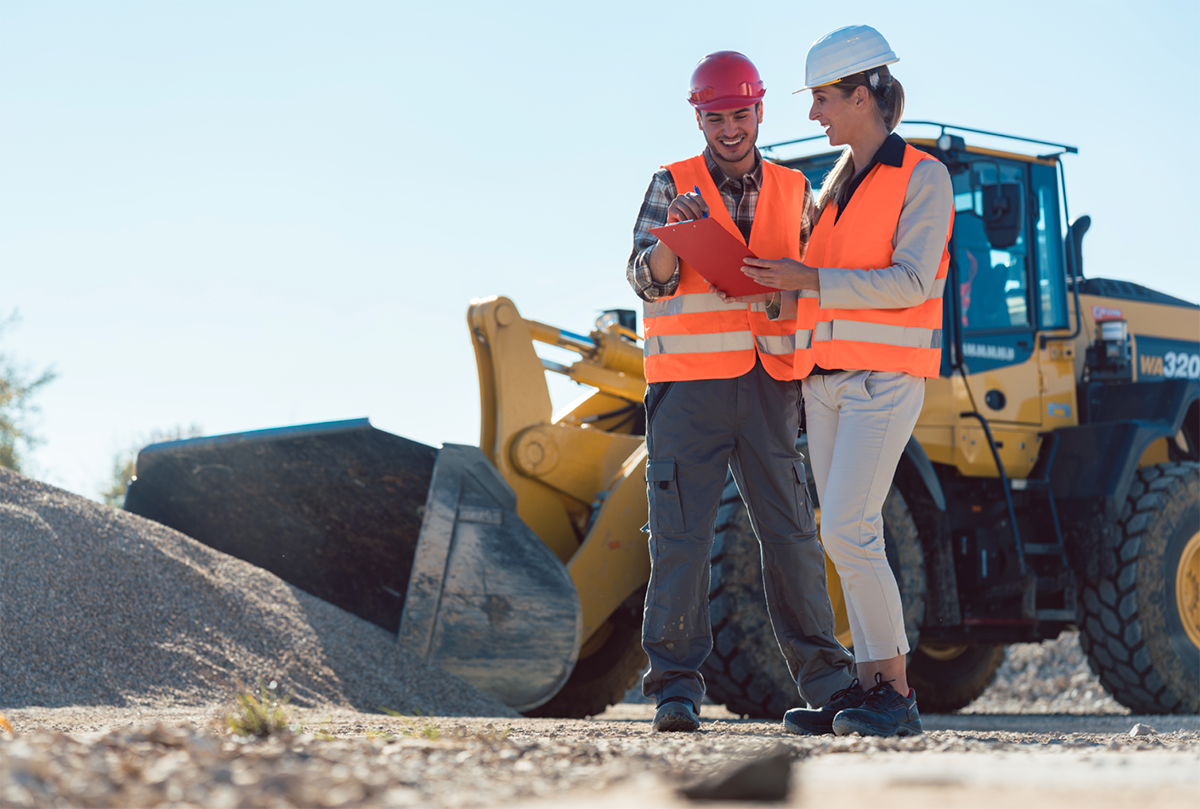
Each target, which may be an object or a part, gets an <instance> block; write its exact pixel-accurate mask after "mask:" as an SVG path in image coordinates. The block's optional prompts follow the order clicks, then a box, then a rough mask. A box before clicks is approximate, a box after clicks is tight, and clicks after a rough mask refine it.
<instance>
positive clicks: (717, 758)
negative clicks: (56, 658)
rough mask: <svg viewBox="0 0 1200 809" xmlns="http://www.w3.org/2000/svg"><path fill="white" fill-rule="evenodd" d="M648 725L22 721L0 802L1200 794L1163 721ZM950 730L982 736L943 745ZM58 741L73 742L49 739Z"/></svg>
mask: <svg viewBox="0 0 1200 809" xmlns="http://www.w3.org/2000/svg"><path fill="white" fill-rule="evenodd" d="M652 712H653V708H652V707H650V706H644V705H620V706H616V707H615V708H614V709H612V710H610V711H609V712H608V713H606V714H604V715H602V716H600V717H597V718H595V719H593V720H553V719H525V718H518V719H478V718H476V719H447V718H438V719H430V718H412V719H403V718H397V717H390V716H379V715H364V714H358V713H355V712H352V711H347V710H345V709H337V710H333V711H330V712H328V713H318V714H312V715H311V716H310V717H309V719H310V720H311V721H310V722H309V723H306V724H305V730H306V731H307V732H305V733H301V734H297V735H289V736H284V737H270V738H268V739H266V740H262V741H257V740H256V741H244V740H239V739H237V738H234V737H231V736H229V735H227V734H224V733H222V732H220V731H219V730H217V729H216V728H215V727H214V724H213V714H212V712H208V711H202V712H197V713H194V714H193V715H190V716H189V715H187V714H185V713H183V712H182V709H176V711H174V712H169V713H168V714H167V715H165V716H164V717H163V720H164V721H162V722H161V723H146V722H145V717H143V721H142V722H141V723H139V724H137V725H134V726H125V727H118V729H115V730H111V731H108V732H81V728H84V727H87V728H94V727H97V726H105V725H108V724H109V723H112V724H113V725H114V726H120V725H122V724H123V723H124V722H125V721H127V720H128V712H127V711H126V712H121V711H117V710H114V709H107V712H106V711H99V712H97V711H94V710H89V709H51V710H48V711H47V710H44V709H43V710H37V709H22V710H21V711H16V712H13V713H12V715H10V719H12V720H13V724H14V727H15V729H16V731H17V735H16V737H15V738H14V739H12V740H10V741H0V755H2V756H3V761H4V765H3V769H4V773H3V779H2V780H0V803H2V804H3V805H4V806H5V807H6V809H7V807H31V806H87V807H91V806H97V807H99V806H128V807H141V806H165V805H171V806H205V807H234V806H303V807H308V806H372V807H373V806H418V805H419V806H425V807H476V806H495V805H513V804H517V805H519V804H524V803H531V802H532V803H535V804H536V803H538V801H539V800H540V801H541V802H542V805H547V806H550V805H554V806H564V805H586V804H594V805H597V806H603V807H613V808H614V809H616V807H627V806H628V804H629V802H630V801H631V800H637V801H639V802H640V803H642V804H643V805H656V806H673V805H681V804H684V803H686V802H687V801H686V799H684V798H683V797H681V795H680V794H679V792H678V790H679V788H681V787H687V786H690V785H695V784H696V783H697V782H698V781H700V782H702V781H703V780H704V779H706V778H712V777H714V775H717V776H718V777H719V775H720V774H721V773H722V771H723V770H724V769H725V768H729V767H731V766H733V767H736V766H737V765H738V762H741V761H745V760H754V759H756V758H761V757H764V756H767V755H769V754H771V753H775V755H778V754H779V751H780V750H781V749H782V750H783V752H784V754H785V755H786V759H787V761H785V763H784V766H785V767H786V768H787V773H786V775H787V776H790V778H791V781H792V786H791V789H790V791H788V792H786V793H785V794H786V795H787V797H788V802H789V803H791V804H792V805H813V803H814V802H819V803H829V802H830V801H829V800H827V799H826V798H834V799H835V800H834V801H833V802H836V803H837V805H839V806H840V807H857V806H873V805H877V804H878V803H879V802H880V801H881V799H882V797H883V796H886V797H887V799H888V800H889V802H891V803H893V804H895V805H909V803H910V802H913V803H912V805H916V804H915V801H916V800H917V798H916V796H922V795H923V796H924V797H923V798H921V801H923V803H921V805H923V806H930V805H964V806H965V805H972V806H975V805H1007V806H1011V805H1013V802H1015V801H1016V800H1017V799H1018V798H1019V799H1020V801H1021V802H1022V803H1025V804H1026V805H1027V806H1028V807H1041V806H1047V807H1049V806H1055V807H1060V806H1063V805H1072V804H1075V803H1078V805H1086V806H1090V807H1105V806H1126V805H1129V802H1130V801H1131V800H1132V799H1135V798H1136V799H1137V800H1138V801H1139V802H1140V801H1147V802H1150V803H1153V805H1154V806H1155V807H1156V809H1163V808H1164V807H1168V806H1188V807H1191V806H1194V805H1195V795H1196V794H1197V789H1198V788H1200V721H1197V718H1196V717H1155V718H1153V719H1152V720H1150V721H1153V722H1154V723H1155V724H1157V725H1159V730H1160V731H1161V732H1150V731H1147V730H1141V731H1140V732H1141V733H1144V734H1147V735H1139V736H1131V735H1130V733H1129V730H1130V726H1131V724H1132V722H1133V721H1134V720H1135V719H1137V718H1131V717H1120V718H1119V719H1120V720H1121V727H1122V729H1121V730H1119V731H1113V730H1096V729H1088V728H1087V727H1082V726H1081V727H1082V729H1081V730H1078V731H1075V732H1062V731H1059V730H1055V729H1053V728H1056V727H1057V726H1058V724H1059V722H1058V720H1059V717H1054V716H1044V715H1038V716H1029V717H1027V718H1028V719H1030V720H1032V726H1034V727H1039V728H1040V730H1037V731H1011V730H1003V729H991V728H990V726H994V725H1003V724H1004V720H1005V719H1006V717H1001V716H989V715H975V716H968V717H957V716H956V717H945V718H943V717H933V716H931V717H927V720H926V727H927V731H926V733H924V734H923V735H921V736H918V737H915V738H910V739H864V738H861V737H857V736H853V737H844V738H836V737H833V736H823V737H797V736H790V735H788V734H786V733H784V732H783V729H782V727H781V726H780V725H779V724H778V723H766V722H755V721H751V720H741V719H736V718H733V717H732V715H730V714H728V713H727V712H724V711H723V710H722V709H719V708H718V709H712V710H706V712H705V713H706V716H705V722H704V724H703V726H702V729H701V732H700V733H697V734H655V733H652V732H650V731H649V726H648V720H649V718H650V716H651V715H652ZM1007 718H1008V719H1011V717H1007ZM1070 718H1071V719H1077V720H1085V719H1086V718H1084V717H1070ZM1138 718H1141V719H1148V718H1145V717H1138ZM1117 719H1118V717H1108V720H1109V721H1113V720H1117ZM945 720H959V721H962V720H971V721H972V722H973V724H974V725H975V727H974V728H972V729H967V730H956V729H945V725H946V724H947V722H946V721H945ZM56 725H57V726H60V727H65V728H68V729H71V730H73V731H74V732H73V733H71V734H70V735H67V734H65V733H63V732H62V731H57V730H47V729H45V728H47V727H53V726H56ZM1077 726H1079V725H1077ZM39 728H41V729H39ZM1168 728H1170V730H1168ZM780 745H782V746H783V747H782V748H780V747H779V746H780ZM847 784H853V785H855V788H854V791H853V792H851V791H849V790H848V789H847V787H846V785H847ZM701 786H702V787H704V786H705V785H703V784H701ZM707 786H708V788H712V787H714V786H715V785H713V784H709V785H707ZM931 791H932V793H933V795H932V796H929V795H926V794H925V793H928V792H931ZM1026 793H1028V794H1026ZM1000 798H1004V799H1003V800H1000Z"/></svg>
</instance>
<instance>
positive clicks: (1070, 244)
mask: <svg viewBox="0 0 1200 809" xmlns="http://www.w3.org/2000/svg"><path fill="white" fill-rule="evenodd" d="M1091 226H1092V217H1090V216H1088V215H1087V214H1084V215H1083V216H1077V217H1075V221H1074V222H1072V223H1071V225H1070V227H1068V228H1067V277H1068V278H1070V279H1072V281H1073V280H1074V279H1076V278H1082V277H1083V236H1084V234H1085V233H1087V232H1088V228H1090V227H1091Z"/></svg>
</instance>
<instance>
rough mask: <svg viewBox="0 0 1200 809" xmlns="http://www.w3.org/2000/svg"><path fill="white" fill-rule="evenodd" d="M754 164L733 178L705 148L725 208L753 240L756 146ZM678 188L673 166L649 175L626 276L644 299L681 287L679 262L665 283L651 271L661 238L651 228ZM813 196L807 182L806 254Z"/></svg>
mask: <svg viewBox="0 0 1200 809" xmlns="http://www.w3.org/2000/svg"><path fill="white" fill-rule="evenodd" d="M754 158H755V159H754V168H753V169H751V170H750V171H749V172H748V173H747V174H746V175H745V176H744V177H742V178H741V179H740V180H734V179H731V178H729V177H727V176H726V175H725V172H723V171H721V169H720V167H719V166H718V165H717V163H716V161H715V160H713V158H712V155H711V154H710V153H709V150H708V149H707V148H705V150H704V163H705V165H706V166H708V173H709V175H711V176H712V179H713V183H714V184H715V185H716V186H717V190H718V191H720V193H721V200H722V201H723V202H724V203H725V209H726V210H727V211H728V212H729V216H730V218H731V219H733V222H734V224H735V225H737V228H738V230H740V231H741V232H742V235H743V236H744V237H745V238H746V241H749V240H750V226H751V225H752V224H753V223H754V209H755V207H756V206H757V205H758V193H759V190H760V189H761V187H762V174H763V170H762V155H761V154H759V151H758V149H757V148H756V149H755V150H754ZM677 194H678V192H677V191H676V189H675V178H673V177H672V176H671V171H670V169H665V168H664V169H659V170H658V171H656V172H654V176H653V177H652V178H651V179H650V187H649V188H647V189H646V197H645V199H644V200H643V201H642V208H641V210H640V211H638V218H637V222H635V223H634V226H633V252H632V253H631V254H630V256H629V263H628V264H627V265H626V267H625V278H626V280H628V281H629V285H630V286H631V287H633V291H634V292H636V293H637V296H638V297H639V298H641V299H642V300H644V301H656V300H658V299H659V298H665V297H668V296H670V295H674V294H675V290H676V289H677V288H678V287H679V262H678V261H676V263H675V271H674V272H673V273H671V277H670V278H668V279H667V281H666V283H662V284H660V283H658V282H657V281H655V280H654V278H653V276H651V275H650V251H651V250H653V249H654V246H655V245H656V244H658V239H657V238H655V236H654V234H653V233H651V232H650V229H651V228H657V227H661V226H663V225H665V224H667V208H668V207H670V205H671V201H672V200H673V199H675V197H676V196H677ZM812 221H813V199H812V188H811V187H809V186H808V185H807V184H806V185H805V188H804V210H803V211H801V212H800V253H799V255H800V256H802V257H803V255H804V251H805V248H806V247H807V246H808V238H809V236H810V235H811V234H812Z"/></svg>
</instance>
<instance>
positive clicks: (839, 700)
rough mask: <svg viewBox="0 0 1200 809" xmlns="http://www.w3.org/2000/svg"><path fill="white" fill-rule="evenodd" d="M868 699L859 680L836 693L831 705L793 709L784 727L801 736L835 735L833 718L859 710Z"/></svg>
mask: <svg viewBox="0 0 1200 809" xmlns="http://www.w3.org/2000/svg"><path fill="white" fill-rule="evenodd" d="M866 698H867V692H866V691H863V689H862V686H861V685H859V684H858V678H857V677H855V678H854V679H853V680H851V681H850V685H848V686H846V687H845V688H843V689H841V690H840V691H834V692H833V696H832V697H830V699H829V703H828V704H826V705H825V706H823V707H821V708H792V709H791V710H790V711H788V712H787V713H785V714H784V715H783V726H784V727H785V728H787V729H788V731H789V732H791V733H798V734H800V735H801V736H820V735H822V734H827V733H833V717H835V716H837V714H838V711H843V710H845V709H846V708H857V707H858V706H859V705H862V702H863V700H864V699H866Z"/></svg>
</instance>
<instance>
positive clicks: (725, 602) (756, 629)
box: [700, 476, 925, 719]
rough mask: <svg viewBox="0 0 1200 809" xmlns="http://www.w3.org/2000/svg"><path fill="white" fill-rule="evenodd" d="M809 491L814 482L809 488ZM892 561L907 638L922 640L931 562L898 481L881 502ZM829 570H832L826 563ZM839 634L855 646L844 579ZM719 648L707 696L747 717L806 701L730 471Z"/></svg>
mask: <svg viewBox="0 0 1200 809" xmlns="http://www.w3.org/2000/svg"><path fill="white" fill-rule="evenodd" d="M810 491H811V487H810ZM883 521H884V541H885V543H886V547H887V549H888V562H889V564H891V566H892V570H893V572H896V571H899V573H898V575H897V577H896V579H897V582H898V583H899V585H900V594H901V597H902V598H903V601H904V620H905V627H906V629H907V631H908V635H909V642H910V643H911V644H912V645H913V646H916V643H917V634H918V632H919V628H920V626H921V620H922V618H924V615H925V565H924V557H923V555H922V552H921V544H920V540H919V538H918V536H917V527H916V524H915V523H914V522H913V519H912V516H911V515H910V514H909V511H908V506H907V504H906V503H905V502H904V497H903V496H902V495H901V494H900V492H899V491H898V490H897V489H896V488H895V487H894V486H893V487H892V490H891V491H890V492H889V493H888V497H887V500H886V501H885V502H884V506H883ZM827 569H831V568H830V567H829V566H828V565H827ZM830 587H831V588H832V589H833V592H832V593H831V596H832V601H833V604H834V613H835V617H836V618H837V621H838V627H837V631H838V639H839V640H841V641H842V642H843V643H844V644H846V645H847V646H849V645H850V633H849V631H847V625H846V617H845V609H844V606H841V605H842V594H841V589H840V588H841V584H840V582H838V581H837V580H836V579H831V580H830ZM709 615H710V617H711V620H712V631H713V651H712V654H710V655H709V656H708V660H706V661H705V662H704V665H703V666H701V668H700V672H701V674H703V675H704V681H705V684H706V685H707V689H708V696H709V698H710V699H712V700H713V701H714V702H716V703H718V704H720V703H723V704H724V705H725V707H726V708H728V709H729V710H730V711H732V712H733V713H736V714H741V715H742V716H748V717H753V718H756V719H780V718H782V717H783V714H784V712H785V711H787V710H788V709H789V708H795V707H796V706H797V705H799V704H800V696H799V694H798V693H797V691H796V684H795V682H793V681H792V677H791V674H789V673H788V669H787V665H786V664H785V663H784V660H783V654H782V653H781V652H780V651H779V643H778V642H777V641H776V639H775V633H774V631H773V630H772V629H771V619H770V616H769V615H768V614H767V604H766V599H765V598H764V596H763V581H762V557H761V554H760V552H759V547H758V540H757V539H756V538H755V536H754V531H753V530H752V529H751V527H750V519H749V516H748V515H747V514H746V508H745V505H744V504H743V503H742V499H741V496H740V495H739V494H738V490H737V485H736V484H735V483H734V481H733V477H732V476H730V477H729V479H728V480H727V481H726V482H725V489H724V491H723V492H722V494H721V505H720V508H719V510H718V511H717V528H716V537H715V542H714V544H713V553H712V583H711V585H710V592H709Z"/></svg>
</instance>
